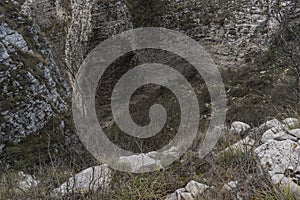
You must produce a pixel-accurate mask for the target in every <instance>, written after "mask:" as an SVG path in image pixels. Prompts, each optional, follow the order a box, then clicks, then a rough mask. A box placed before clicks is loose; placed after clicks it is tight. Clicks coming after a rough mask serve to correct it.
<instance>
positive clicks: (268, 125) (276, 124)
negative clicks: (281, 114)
mask: <svg viewBox="0 0 300 200" xmlns="http://www.w3.org/2000/svg"><path fill="white" fill-rule="evenodd" d="M274 127H276V128H281V127H284V124H282V123H281V122H280V121H278V120H277V119H272V120H269V121H267V122H265V123H263V124H262V125H260V126H259V130H260V131H261V132H265V131H266V130H268V129H271V128H274Z"/></svg>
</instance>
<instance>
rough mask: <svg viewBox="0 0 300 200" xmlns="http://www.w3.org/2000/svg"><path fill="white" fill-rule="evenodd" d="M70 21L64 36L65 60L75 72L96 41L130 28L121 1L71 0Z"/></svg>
mask: <svg viewBox="0 0 300 200" xmlns="http://www.w3.org/2000/svg"><path fill="white" fill-rule="evenodd" d="M71 9H72V21H71V26H70V28H69V31H68V35H67V40H66V51H65V54H66V62H67V65H68V67H69V69H70V70H71V71H72V73H76V72H77V70H78V69H79V67H80V65H81V63H82V61H83V59H84V58H85V56H86V55H87V54H88V53H89V51H90V50H92V49H93V48H94V47H96V46H97V45H98V44H99V43H100V42H102V41H103V40H105V39H107V38H109V37H110V36H112V35H114V34H117V33H121V32H123V31H125V30H129V29H131V28H132V23H131V18H130V15H129V11H128V8H127V6H126V4H125V2H124V1H122V0H113V1H109V2H105V1H100V0H84V1H82V0H74V1H72V4H71Z"/></svg>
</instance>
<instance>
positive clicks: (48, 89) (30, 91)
mask: <svg viewBox="0 0 300 200" xmlns="http://www.w3.org/2000/svg"><path fill="white" fill-rule="evenodd" d="M5 17H7V16H5V15H3V16H1V18H0V21H2V20H1V19H4V18H5ZM11 20H16V21H15V22H14V23H15V24H10V25H9V24H7V23H4V22H0V52H1V55H0V64H1V66H2V67H1V69H0V90H1V94H2V95H1V98H0V102H1V110H0V121H1V124H0V147H4V144H5V143H6V142H8V141H15V142H18V141H19V140H20V138H22V137H24V136H27V135H29V134H31V133H34V132H36V131H38V130H40V129H41V128H43V127H44V125H45V124H46V123H47V122H48V121H49V119H51V118H52V117H54V116H55V115H56V114H58V113H61V112H64V111H66V110H67V109H68V107H69V106H68V103H67V99H68V98H69V96H70V90H69V86H68V84H67V82H66V81H65V80H64V78H63V76H62V74H61V71H60V68H59V67H58V66H57V64H56V62H55V61H54V59H53V55H52V50H51V49H50V46H49V43H48V41H47V40H46V39H45V38H44V37H43V36H41V35H40V33H39V30H38V28H37V27H36V26H34V25H33V24H32V23H30V22H28V21H27V19H25V18H22V17H21V16H19V17H17V18H15V19H11ZM13 25H14V26H15V27H18V26H19V25H20V26H22V29H19V30H15V29H14V28H12V27H10V26H13ZM19 31H20V32H19ZM21 31H24V32H21ZM25 33H26V34H25ZM24 35H26V37H25V36H24Z"/></svg>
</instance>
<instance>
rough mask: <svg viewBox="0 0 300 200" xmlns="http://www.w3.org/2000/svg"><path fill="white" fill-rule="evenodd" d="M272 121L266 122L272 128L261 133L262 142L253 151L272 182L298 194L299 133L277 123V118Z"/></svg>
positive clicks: (299, 177) (299, 187)
mask: <svg viewBox="0 0 300 200" xmlns="http://www.w3.org/2000/svg"><path fill="white" fill-rule="evenodd" d="M285 121H286V120H285ZM273 122H276V123H267V124H268V125H270V126H269V127H272V128H270V129H269V130H267V131H266V132H265V133H264V134H263V136H262V140H261V141H262V142H263V143H264V144H262V145H260V146H259V147H257V148H256V149H255V151H254V152H255V153H256V155H257V157H258V160H259V163H260V165H261V166H262V167H263V169H264V170H265V171H266V172H267V173H268V174H269V175H270V177H271V179H272V181H273V183H274V184H280V185H281V187H283V188H287V187H289V188H290V189H291V191H292V192H293V193H294V194H295V195H298V196H299V195H300V192H299V191H300V185H299V180H300V176H299V173H300V168H299V155H300V146H299V145H300V144H299V142H298V141H299V136H300V135H299V134H298V130H297V129H295V130H287V129H285V128H284V127H283V126H282V124H281V123H278V122H279V121H278V120H277V121H275V120H273ZM275 124H277V126H275ZM271 125H272V126H271Z"/></svg>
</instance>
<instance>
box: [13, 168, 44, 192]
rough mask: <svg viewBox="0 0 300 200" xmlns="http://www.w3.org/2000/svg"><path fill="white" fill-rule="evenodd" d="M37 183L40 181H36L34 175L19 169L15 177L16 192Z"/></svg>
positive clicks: (30, 187)
mask: <svg viewBox="0 0 300 200" xmlns="http://www.w3.org/2000/svg"><path fill="white" fill-rule="evenodd" d="M39 183H40V181H37V180H36V179H35V177H34V176H32V175H30V174H25V173H24V172H22V171H20V172H19V173H18V179H17V185H18V186H17V192H26V191H28V190H30V189H32V188H34V187H36V186H37V185H38V184H39Z"/></svg>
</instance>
